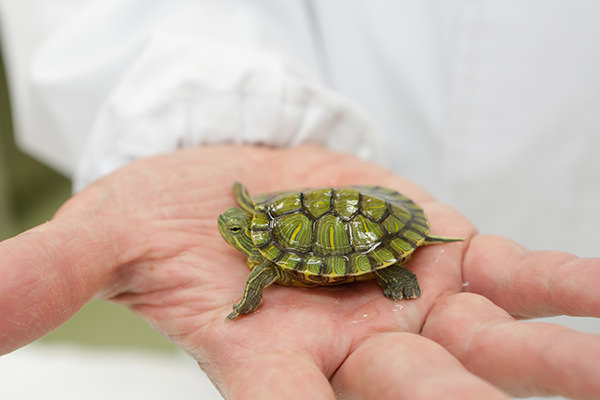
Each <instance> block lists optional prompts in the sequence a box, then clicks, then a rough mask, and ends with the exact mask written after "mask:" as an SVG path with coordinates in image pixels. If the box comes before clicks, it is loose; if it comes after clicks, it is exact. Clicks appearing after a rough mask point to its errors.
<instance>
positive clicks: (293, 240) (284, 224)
mask: <svg viewBox="0 0 600 400" xmlns="http://www.w3.org/2000/svg"><path fill="white" fill-rule="evenodd" d="M312 231H313V229H312V222H311V220H310V219H309V218H308V217H307V216H306V215H304V214H302V213H292V214H286V215H283V216H281V217H280V218H277V219H276V220H275V221H274V222H273V228H272V234H273V238H274V240H275V242H276V243H277V245H278V246H279V247H280V248H282V249H288V250H296V251H298V252H303V253H305V252H308V251H311V249H312V247H313V232H312Z"/></svg>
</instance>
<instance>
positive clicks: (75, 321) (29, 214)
mask: <svg viewBox="0 0 600 400" xmlns="http://www.w3.org/2000/svg"><path fill="white" fill-rule="evenodd" d="M5 77H6V75H5V70H4V63H3V60H2V52H1V51H0V240H4V239H7V238H9V237H12V236H15V235H17V234H19V233H20V232H23V231H24V230H26V229H28V228H31V227H33V226H35V225H38V224H40V223H43V222H46V221H48V220H49V219H51V218H52V215H53V214H54V212H55V211H56V210H57V209H58V207H59V206H60V205H61V204H62V203H63V202H64V201H65V200H66V199H67V198H68V197H69V196H70V195H71V183H70V181H69V179H67V178H65V177H64V176H62V175H60V174H58V173H56V172H54V171H53V170H51V169H49V168H48V167H46V166H44V165H43V164H41V163H39V162H37V161H36V160H34V159H32V158H31V157H28V156H27V155H25V154H23V153H22V152H20V151H19V150H18V149H17V147H16V146H15V141H14V138H13V129H12V119H11V114H10V101H9V93H8V89H7V84H6V79H5ZM41 340H42V341H43V342H48V343H52V342H73V343H76V344H84V345H90V346H112V347H115V346H128V347H138V348H139V347H142V348H147V349H153V350H159V351H168V352H173V351H175V350H176V349H175V346H174V345H172V344H171V343H170V342H168V341H167V340H166V339H165V338H163V337H162V336H161V335H159V334H158V333H156V332H155V331H154V330H153V329H152V328H150V326H149V325H147V324H146V322H144V321H143V320H141V319H140V318H139V317H137V316H136V315H134V314H133V313H132V312H130V311H129V310H128V309H126V308H124V307H121V306H118V305H115V304H112V303H108V302H104V301H99V300H95V301H92V302H91V303H90V304H88V305H87V306H86V307H84V308H83V309H82V310H81V311H80V312H79V313H78V314H77V315H75V317H73V318H72V319H71V320H70V321H69V322H67V323H66V324H64V325H63V326H62V327H60V328H59V329H57V330H56V331H54V332H52V333H50V334H49V335H47V336H46V337H44V338H43V339H41Z"/></svg>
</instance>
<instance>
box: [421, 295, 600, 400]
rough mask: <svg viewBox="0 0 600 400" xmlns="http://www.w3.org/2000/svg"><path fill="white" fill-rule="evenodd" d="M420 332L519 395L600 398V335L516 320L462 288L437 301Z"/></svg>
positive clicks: (463, 361) (469, 365) (491, 380)
mask: <svg viewBox="0 0 600 400" xmlns="http://www.w3.org/2000/svg"><path fill="white" fill-rule="evenodd" d="M422 334H423V335H424V336H427V337H429V338H431V339H432V340H434V341H436V342H438V343H440V344H441V345H442V346H444V347H445V348H446V349H448V351H450V352H451V353H452V354H453V355H454V356H455V357H456V358H458V359H459V360H460V361H461V362H462V363H463V364H464V365H465V366H466V367H467V368H468V369H469V370H470V371H472V372H473V373H475V374H477V375H478V376H481V377H482V378H484V379H486V380H488V381H490V382H492V383H493V384H495V385H497V386H498V387H501V388H503V389H504V390H506V391H508V392H510V393H512V394H514V395H518V396H531V395H563V396H566V397H570V398H571V397H573V398H578V399H579V398H581V399H586V398H590V399H591V398H595V399H597V398H600V370H599V369H598V360H600V338H599V337H598V336H596V335H592V334H584V333H580V332H576V331H573V330H571V329H569V328H565V327H563V326H559V325H553V324H546V323H537V322H527V321H515V320H514V319H513V318H512V317H511V316H510V315H508V314H507V313H506V312H505V311H504V310H502V309H500V308H499V307H498V306H496V305H494V304H493V303H492V302H490V301H489V300H488V299H486V298H484V297H482V296H479V295H474V294H467V293H461V294H457V295H453V296H449V297H447V298H445V299H443V300H441V301H440V302H439V303H438V304H436V305H435V306H434V308H433V309H432V311H431V313H430V314H429V317H428V320H427V322H426V324H425V326H424V327H423V331H422Z"/></svg>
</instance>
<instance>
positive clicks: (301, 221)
mask: <svg viewBox="0 0 600 400" xmlns="http://www.w3.org/2000/svg"><path fill="white" fill-rule="evenodd" d="M253 201H254V203H255V210H256V213H255V215H254V218H253V221H252V225H251V235H252V239H253V241H254V244H255V245H256V247H257V248H258V249H259V251H260V252H261V253H262V254H263V256H264V257H265V258H267V259H269V260H271V261H273V262H274V263H276V264H277V265H278V266H279V267H280V268H282V269H283V270H285V271H286V272H288V273H290V274H292V275H293V276H294V278H295V279H296V280H297V281H298V282H300V283H302V282H305V283H307V284H310V283H315V284H323V283H328V284H332V283H345V282H350V281H354V280H362V279H368V278H370V277H372V272H373V271H374V270H378V269H381V268H385V267H387V266H390V265H392V264H396V263H398V262H399V261H401V262H403V263H404V262H406V260H407V259H408V257H410V255H411V254H412V253H413V251H414V250H415V249H416V248H417V247H419V246H420V245H421V244H423V242H424V241H425V238H426V237H427V235H428V233H429V223H428V221H427V218H426V217H425V215H424V213H423V210H422V209H421V208H420V207H419V206H418V205H417V204H415V203H414V202H413V201H412V200H411V199H409V198H408V197H406V196H404V195H402V194H400V193H398V192H396V191H393V190H390V189H385V188H381V187H378V186H346V187H341V188H335V189H334V188H328V189H317V190H306V191H299V192H298V191H287V192H277V193H273V194H269V195H260V196H255V197H253Z"/></svg>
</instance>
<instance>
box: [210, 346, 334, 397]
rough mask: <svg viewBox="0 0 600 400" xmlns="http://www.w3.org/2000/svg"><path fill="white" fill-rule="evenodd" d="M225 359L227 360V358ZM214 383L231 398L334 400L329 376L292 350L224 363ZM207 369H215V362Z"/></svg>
mask: <svg viewBox="0 0 600 400" xmlns="http://www.w3.org/2000/svg"><path fill="white" fill-rule="evenodd" d="M225 362H226V361H225ZM225 362H223V361H222V360H220V363H221V367H220V368H217V369H218V370H220V371H221V373H220V374H221V377H216V378H215V377H213V379H214V383H215V384H216V386H217V387H218V388H219V389H220V390H221V391H222V394H223V396H224V397H225V398H226V399H228V400H263V399H264V400H271V399H289V400H305V399H315V400H335V396H334V393H333V389H332V388H331V385H330V384H329V381H328V380H327V378H326V377H325V376H324V375H323V373H322V372H321V370H320V369H319V368H318V367H317V365H316V364H315V363H314V362H312V361H311V360H309V359H307V358H305V357H303V356H300V355H298V354H296V353H291V352H278V353H263V354H261V355H258V356H256V357H251V358H247V359H244V360H241V361H235V362H231V363H228V364H225ZM208 370H211V371H215V365H211V366H210V368H208Z"/></svg>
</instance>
